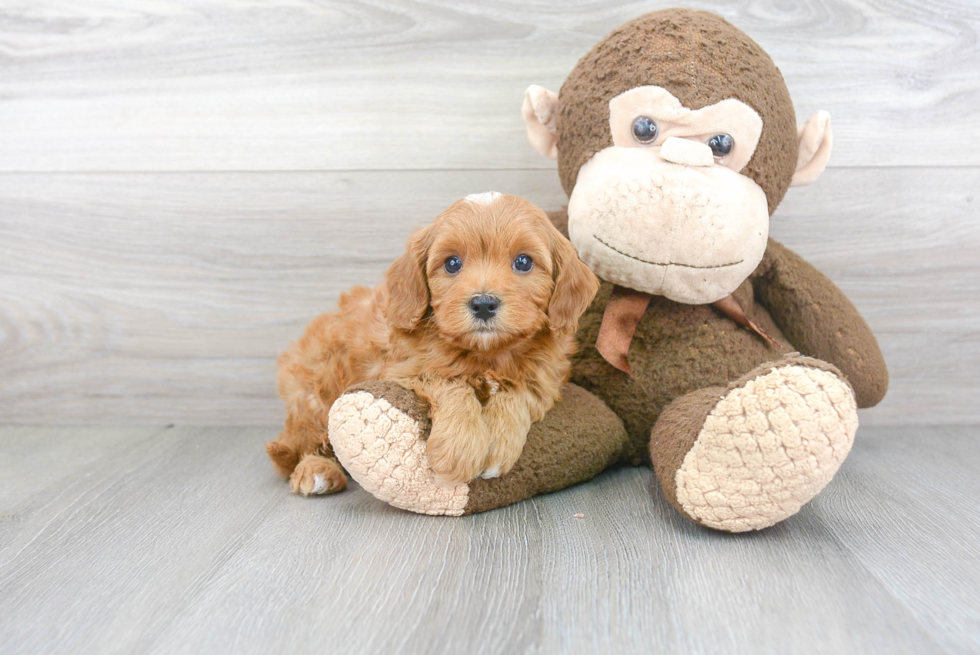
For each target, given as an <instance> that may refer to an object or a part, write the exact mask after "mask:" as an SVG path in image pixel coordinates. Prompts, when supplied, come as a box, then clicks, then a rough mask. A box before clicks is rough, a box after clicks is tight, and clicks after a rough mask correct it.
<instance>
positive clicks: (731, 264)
mask: <svg viewBox="0 0 980 655" xmlns="http://www.w3.org/2000/svg"><path fill="white" fill-rule="evenodd" d="M592 238H593V239H595V240H596V241H598V242H599V243H601V244H602V245H604V246H605V247H607V248H609V249H610V250H612V251H613V252H617V253H619V254H620V255H622V256H623V257H629V258H630V259H635V260H636V261H638V262H641V263H643V264H650V265H651V266H683V267H684V268H704V269H707V268H728V267H729V266H738V265H739V264H741V263H742V262H744V261H745V260H744V259H740V260H738V261H737V262H731V263H730V264H714V265H712V266H695V265H694V264H684V263H682V262H651V261H648V260H646V259H640V258H639V257H637V256H636V255H631V254H629V253H628V252H623V251H622V250H620V249H619V248H617V247H615V246H611V245H609V244H608V243H606V242H605V241H603V240H602V239H600V238H599V235H597V234H593V235H592Z"/></svg>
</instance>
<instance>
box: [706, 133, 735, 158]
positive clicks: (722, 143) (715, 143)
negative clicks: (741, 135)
mask: <svg viewBox="0 0 980 655" xmlns="http://www.w3.org/2000/svg"><path fill="white" fill-rule="evenodd" d="M708 147H709V148H711V152H712V153H714V155H715V159H721V158H722V157H725V156H727V155H730V154H731V152H732V148H734V147H735V139H733V138H732V137H731V136H729V135H728V134H716V135H714V136H713V137H711V138H710V139H708Z"/></svg>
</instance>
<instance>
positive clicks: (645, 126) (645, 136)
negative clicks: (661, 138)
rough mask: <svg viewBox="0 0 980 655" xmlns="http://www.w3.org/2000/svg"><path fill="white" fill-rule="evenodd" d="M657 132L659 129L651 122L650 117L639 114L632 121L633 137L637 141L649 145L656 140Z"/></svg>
mask: <svg viewBox="0 0 980 655" xmlns="http://www.w3.org/2000/svg"><path fill="white" fill-rule="evenodd" d="M659 133H660V130H659V129H658V128H657V124H656V123H654V122H653V119H652V118H649V117H647V116H640V117H639V118H637V119H636V120H635V121H633V138H634V139H636V142H637V143H642V144H643V145H649V144H651V143H653V142H654V141H656V140H657V135H658V134H659Z"/></svg>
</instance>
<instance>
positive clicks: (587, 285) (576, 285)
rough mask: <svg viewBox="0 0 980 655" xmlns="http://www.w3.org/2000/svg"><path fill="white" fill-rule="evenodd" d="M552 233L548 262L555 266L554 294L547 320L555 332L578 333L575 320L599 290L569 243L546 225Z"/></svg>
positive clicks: (595, 281) (597, 280) (549, 305)
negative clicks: (550, 261)
mask: <svg viewBox="0 0 980 655" xmlns="http://www.w3.org/2000/svg"><path fill="white" fill-rule="evenodd" d="M548 227H549V228H550V231H551V239H550V241H551V259H552V261H553V262H554V277H555V290H554V291H553V292H552V293H551V302H550V303H549V304H548V320H549V322H550V323H551V329H552V330H555V331H556V332H566V331H567V332H572V331H575V330H576V329H578V319H579V317H581V316H582V314H584V313H585V310H586V309H588V307H589V304H591V303H592V299H593V298H594V297H595V294H596V292H597V291H598V290H599V278H597V277H596V276H595V273H593V272H592V269H590V268H589V267H588V266H586V265H585V264H584V263H582V260H581V259H579V258H578V253H577V252H575V247H574V246H573V245H572V243H571V241H569V240H568V239H566V238H565V237H564V236H562V234H561V233H560V232H559V231H558V230H557V228H555V227H554V226H553V225H551V222H550V221H549V222H548Z"/></svg>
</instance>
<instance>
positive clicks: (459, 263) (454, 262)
mask: <svg viewBox="0 0 980 655" xmlns="http://www.w3.org/2000/svg"><path fill="white" fill-rule="evenodd" d="M444 266H445V267H446V272H447V273H449V274H450V275H456V274H457V273H459V269H461V268H463V260H462V259H460V258H459V257H457V256H456V255H453V256H452V257H447V258H446V263H445V264H444Z"/></svg>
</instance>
